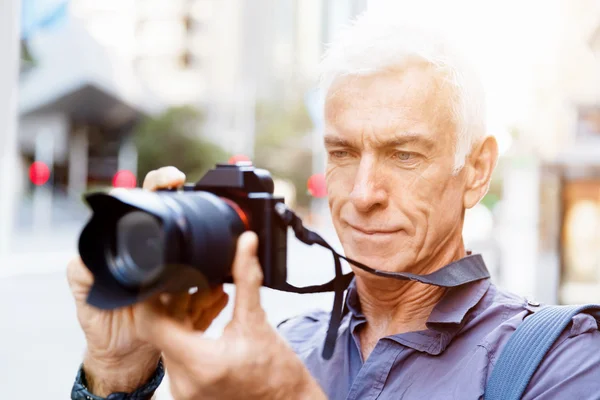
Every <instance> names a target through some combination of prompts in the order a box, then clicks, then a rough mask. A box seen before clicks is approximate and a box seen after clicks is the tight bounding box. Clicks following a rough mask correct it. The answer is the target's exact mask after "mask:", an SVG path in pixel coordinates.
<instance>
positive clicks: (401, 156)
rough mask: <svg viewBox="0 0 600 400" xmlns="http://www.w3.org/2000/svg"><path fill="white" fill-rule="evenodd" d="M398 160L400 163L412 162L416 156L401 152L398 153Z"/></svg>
mask: <svg viewBox="0 0 600 400" xmlns="http://www.w3.org/2000/svg"><path fill="white" fill-rule="evenodd" d="M396 158H397V159H398V160H400V161H410V160H412V159H413V158H414V154H413V153H408V152H406V151H399V152H398V153H396Z"/></svg>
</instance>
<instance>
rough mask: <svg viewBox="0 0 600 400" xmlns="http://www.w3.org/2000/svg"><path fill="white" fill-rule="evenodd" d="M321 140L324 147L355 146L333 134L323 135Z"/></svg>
mask: <svg viewBox="0 0 600 400" xmlns="http://www.w3.org/2000/svg"><path fill="white" fill-rule="evenodd" d="M323 141H324V143H325V146H326V147H355V146H354V145H353V144H352V142H350V141H349V140H347V139H344V138H341V137H339V136H335V135H325V137H324V139H323Z"/></svg>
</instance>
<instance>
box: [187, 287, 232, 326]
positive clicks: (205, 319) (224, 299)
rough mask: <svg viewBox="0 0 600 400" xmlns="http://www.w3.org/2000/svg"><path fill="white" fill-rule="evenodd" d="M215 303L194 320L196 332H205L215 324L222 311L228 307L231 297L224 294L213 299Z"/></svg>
mask: <svg viewBox="0 0 600 400" xmlns="http://www.w3.org/2000/svg"><path fill="white" fill-rule="evenodd" d="M213 298H214V299H215V300H214V303H212V304H210V305H209V306H207V307H206V308H204V309H203V310H202V311H201V312H200V313H199V314H198V315H196V317H195V318H194V319H193V327H194V330H196V331H200V332H204V331H206V330H207V329H208V328H209V327H210V325H211V324H212V323H213V321H214V320H215V318H217V316H219V314H221V311H223V309H224V308H225V307H227V303H228V302H229V295H227V293H223V294H222V295H221V296H218V297H213Z"/></svg>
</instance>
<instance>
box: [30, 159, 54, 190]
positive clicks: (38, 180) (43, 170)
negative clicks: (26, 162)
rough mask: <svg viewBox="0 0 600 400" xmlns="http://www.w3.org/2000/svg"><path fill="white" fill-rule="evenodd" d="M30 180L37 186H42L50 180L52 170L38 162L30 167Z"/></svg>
mask: <svg viewBox="0 0 600 400" xmlns="http://www.w3.org/2000/svg"><path fill="white" fill-rule="evenodd" d="M29 179H30V180H31V183H33V184H34V185H36V186H42V185H44V184H46V182H48V179H50V168H48V166H47V165H46V164H44V163H43V162H41V161H36V162H34V163H33V164H31V166H30V167H29Z"/></svg>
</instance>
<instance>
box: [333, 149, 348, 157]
mask: <svg viewBox="0 0 600 400" xmlns="http://www.w3.org/2000/svg"><path fill="white" fill-rule="evenodd" d="M329 154H330V155H331V157H333V158H344V157H347V156H348V152H347V151H344V150H335V151H330V152H329Z"/></svg>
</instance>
